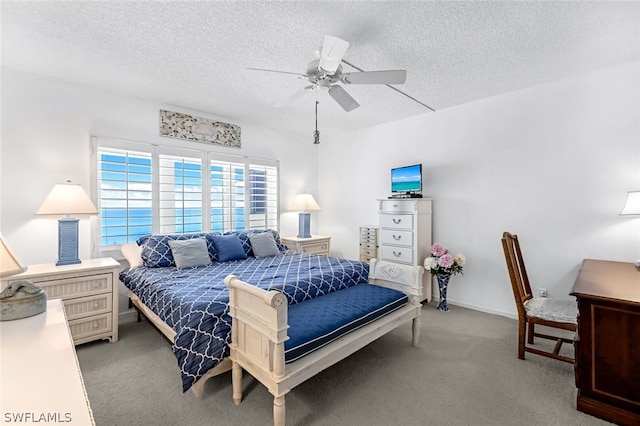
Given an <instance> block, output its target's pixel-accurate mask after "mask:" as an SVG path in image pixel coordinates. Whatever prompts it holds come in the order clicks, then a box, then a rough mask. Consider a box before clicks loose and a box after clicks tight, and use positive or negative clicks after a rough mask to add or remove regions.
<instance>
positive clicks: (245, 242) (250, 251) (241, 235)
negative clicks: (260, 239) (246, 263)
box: [224, 229, 288, 257]
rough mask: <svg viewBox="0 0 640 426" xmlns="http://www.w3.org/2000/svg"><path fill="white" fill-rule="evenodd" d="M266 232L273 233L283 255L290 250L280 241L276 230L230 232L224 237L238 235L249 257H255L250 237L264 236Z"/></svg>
mask: <svg viewBox="0 0 640 426" xmlns="http://www.w3.org/2000/svg"><path fill="white" fill-rule="evenodd" d="M265 232H271V233H272V234H273V238H274V239H275V241H276V246H277V247H278V250H280V252H281V253H284V252H286V251H287V250H288V249H287V247H286V246H285V245H284V244H282V242H281V241H280V234H279V233H278V231H276V230H275V229H249V230H247V231H230V232H225V233H224V235H231V234H237V235H238V237H239V238H240V241H241V242H242V247H243V249H244V252H245V253H246V254H247V256H254V257H255V255H254V253H253V249H252V247H251V241H250V240H249V237H250V236H252V235H257V234H264V233H265Z"/></svg>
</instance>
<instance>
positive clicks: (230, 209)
mask: <svg viewBox="0 0 640 426" xmlns="http://www.w3.org/2000/svg"><path fill="white" fill-rule="evenodd" d="M210 164H211V166H210V184H211V231H213V232H227V231H242V230H244V229H245V205H244V204H245V197H244V194H245V190H244V189H245V188H244V181H245V179H244V176H245V173H244V163H238V162H231V161H218V160H211V161H210Z"/></svg>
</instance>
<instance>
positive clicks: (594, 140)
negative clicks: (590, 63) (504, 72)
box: [319, 62, 640, 316]
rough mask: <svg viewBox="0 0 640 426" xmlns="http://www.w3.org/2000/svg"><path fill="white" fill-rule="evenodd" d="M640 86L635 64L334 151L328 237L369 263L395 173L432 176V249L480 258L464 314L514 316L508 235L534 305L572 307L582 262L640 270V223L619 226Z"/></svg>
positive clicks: (326, 192)
mask: <svg viewBox="0 0 640 426" xmlns="http://www.w3.org/2000/svg"><path fill="white" fill-rule="evenodd" d="M639 76H640V63H639V62H635V63H630V64H626V65H622V66H619V67H615V68H610V69H606V70H602V71H599V72H594V73H591V74H588V75H583V76H579V77H576V78H572V79H567V80H563V81H557V82H553V83H551V84H546V85H541V86H538V87H533V88H529V89H526V90H521V91H517V92H513V93H509V94H506V95H502V96H497V97H494V98H489V99H485V100H481V101H477V102H473V103H469V104H465V105H461V106H458V107H454V108H448V109H443V110H440V111H437V112H435V113H426V114H424V115H420V116H417V117H412V118H409V119H405V120H402V121H397V122H394V123H390V124H385V125H380V126H376V127H371V128H368V129H364V130H361V131H358V132H352V133H350V134H344V135H341V136H339V137H334V138H325V139H324V140H323V141H322V144H321V145H320V147H321V148H320V152H319V182H320V193H319V197H320V198H321V199H322V204H321V206H322V208H323V210H322V212H320V213H319V221H320V232H321V233H322V234H326V235H332V237H333V239H332V251H333V253H334V254H338V255H342V256H345V257H349V258H357V257H358V227H359V226H360V225H363V224H377V222H378V217H377V203H376V201H375V200H376V199H377V198H386V197H387V196H388V195H390V182H389V170H390V169H391V168H392V167H397V166H403V165H409V164H413V163H422V164H423V173H424V179H423V180H424V187H425V188H424V193H425V195H426V196H432V197H434V214H433V235H434V242H438V243H441V244H443V245H444V246H446V247H447V248H449V249H450V250H451V251H452V252H454V253H458V252H461V253H463V254H465V255H466V256H467V259H468V264H467V266H466V267H465V269H464V276H455V277H454V278H452V280H451V284H450V287H449V294H448V298H449V300H450V301H451V302H452V304H456V303H457V304H459V305H462V306H468V307H474V308H477V309H480V310H484V311H487V312H494V313H499V314H503V315H507V316H514V315H515V305H514V302H513V296H512V293H511V287H510V284H509V279H508V275H507V270H506V266H505V261H504V256H503V253H502V247H501V243H500V238H501V235H502V232H503V231H510V232H512V233H516V234H518V235H519V236H520V238H521V247H522V250H523V254H524V256H525V260H526V262H527V267H528V272H529V278H530V280H531V282H532V287H533V288H534V289H536V292H537V288H538V287H544V288H547V289H548V290H549V295H550V296H551V297H557V298H571V297H570V296H569V295H568V293H569V292H570V290H571V287H572V285H573V281H574V280H575V277H576V274H577V272H578V269H579V267H580V264H581V261H582V259H584V258H597V259H608V260H619V261H635V260H637V259H639V258H640V218H635V219H634V218H629V217H621V216H618V213H619V212H620V210H621V209H622V207H623V205H624V201H625V199H626V194H627V191H629V190H637V189H640V121H639V120H640V108H639V103H640V85H639V79H640V77H639ZM381 96H395V95H394V94H393V93H392V92H391V91H389V92H385V93H384V94H381ZM434 294H435V295H437V289H436V288H434Z"/></svg>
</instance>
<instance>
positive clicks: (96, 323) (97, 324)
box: [69, 313, 113, 341]
mask: <svg viewBox="0 0 640 426" xmlns="http://www.w3.org/2000/svg"><path fill="white" fill-rule="evenodd" d="M112 319H113V318H112V315H111V313H108V314H101V315H95V316H92V317H87V318H80V319H76V320H71V321H69V330H71V337H73V340H74V341H78V340H82V339H84V338H87V337H91V336H93V335H96V334H101V333H109V332H110V331H111V324H112Z"/></svg>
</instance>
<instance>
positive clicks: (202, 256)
mask: <svg viewBox="0 0 640 426" xmlns="http://www.w3.org/2000/svg"><path fill="white" fill-rule="evenodd" d="M169 246H170V247H171V253H172V254H173V259H174V260H175V262H176V266H177V267H178V269H183V268H191V267H193V266H201V265H209V264H210V263H211V259H210V258H209V251H208V250H207V242H206V240H205V239H204V238H192V239H189V240H172V241H169Z"/></svg>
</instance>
